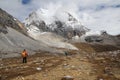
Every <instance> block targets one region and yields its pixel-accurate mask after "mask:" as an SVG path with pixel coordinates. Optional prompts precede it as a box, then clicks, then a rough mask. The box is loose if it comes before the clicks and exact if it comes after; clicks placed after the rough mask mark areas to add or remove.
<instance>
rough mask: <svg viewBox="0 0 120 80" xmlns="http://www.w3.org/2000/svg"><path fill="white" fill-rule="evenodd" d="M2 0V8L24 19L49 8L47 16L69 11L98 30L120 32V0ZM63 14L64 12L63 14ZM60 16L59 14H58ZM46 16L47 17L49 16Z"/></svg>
mask: <svg viewBox="0 0 120 80" xmlns="http://www.w3.org/2000/svg"><path fill="white" fill-rule="evenodd" d="M29 1H30V2H29V3H28V4H22V0H9V1H8V0H0V8H2V9H4V10H5V11H7V12H9V13H10V14H12V15H13V16H14V17H17V18H18V19H20V20H21V21H23V20H24V19H25V18H26V17H27V16H28V15H29V14H30V13H31V12H32V11H36V10H38V9H40V8H43V9H48V11H47V13H49V15H47V14H46V16H48V17H49V16H50V15H53V14H57V13H59V11H61V10H62V11H68V12H70V13H71V14H73V16H75V17H76V18H78V19H79V20H80V21H81V23H82V24H83V25H85V26H86V27H88V28H90V29H92V30H93V31H96V30H107V31H108V33H110V34H120V32H119V30H120V15H119V14H120V0H29ZM61 15H62V14H61ZM58 16H59V15H58ZM48 17H46V18H48Z"/></svg>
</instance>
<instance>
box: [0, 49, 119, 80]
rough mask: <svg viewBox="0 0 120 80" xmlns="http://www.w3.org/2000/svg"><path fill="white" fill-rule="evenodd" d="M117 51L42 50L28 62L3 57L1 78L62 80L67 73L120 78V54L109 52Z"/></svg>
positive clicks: (91, 79) (90, 79) (79, 79)
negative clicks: (61, 52) (54, 52)
mask: <svg viewBox="0 0 120 80" xmlns="http://www.w3.org/2000/svg"><path fill="white" fill-rule="evenodd" d="M114 52H115V51H112V52H102V53H86V52H78V53H77V54H74V55H69V56H65V55H50V54H47V53H46V54H44V55H41V54H40V53H39V54H35V55H32V56H29V57H28V63H26V64H23V63H22V58H8V59H2V60H0V62H1V64H0V80H61V79H62V78H63V77H64V76H72V77H73V78H74V80H120V54H116V56H111V55H108V53H114ZM116 52H118V53H119V52H120V51H116ZM106 53H107V54H106Z"/></svg>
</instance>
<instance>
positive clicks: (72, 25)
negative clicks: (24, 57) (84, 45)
mask: <svg viewBox="0 0 120 80" xmlns="http://www.w3.org/2000/svg"><path fill="white" fill-rule="evenodd" d="M63 13H64V14H63ZM61 14H63V16H65V20H64V19H61V17H62V16H61V17H60V16H58V15H53V16H50V18H49V15H46V14H45V13H44V11H36V12H33V13H31V14H30V15H29V17H28V18H26V20H25V21H24V24H25V25H26V26H27V28H28V29H29V31H31V30H34V31H35V32H37V33H41V32H53V33H56V34H58V35H61V36H63V37H65V38H68V39H71V38H72V37H74V36H75V35H79V36H81V35H83V34H85V33H86V32H87V31H89V29H87V28H86V27H85V26H83V25H82V24H81V23H80V21H79V20H77V19H76V18H74V17H73V16H72V14H70V13H68V12H61ZM47 16H48V18H49V19H51V21H49V22H48V20H46V17H47ZM31 32H33V31H31Z"/></svg>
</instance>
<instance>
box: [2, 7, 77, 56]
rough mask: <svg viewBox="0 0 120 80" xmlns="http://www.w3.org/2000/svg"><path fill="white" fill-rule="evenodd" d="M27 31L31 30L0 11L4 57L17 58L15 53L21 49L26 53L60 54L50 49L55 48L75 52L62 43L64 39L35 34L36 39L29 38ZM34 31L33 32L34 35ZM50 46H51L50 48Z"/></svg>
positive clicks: (69, 46)
mask: <svg viewBox="0 0 120 80" xmlns="http://www.w3.org/2000/svg"><path fill="white" fill-rule="evenodd" d="M29 31H31V30H30V29H27V28H26V27H24V25H23V24H22V23H21V22H20V21H19V20H17V19H16V18H14V17H13V16H11V15H10V14H8V13H7V12H5V11H4V10H2V9H0V52H4V53H6V54H7V55H5V56H4V57H15V56H18V55H19V54H16V53H20V52H21V51H22V50H23V49H27V50H28V51H39V50H42V51H48V52H52V53H61V52H62V51H61V50H57V49H55V48H52V47H56V46H57V47H58V48H67V49H76V50H77V48H76V47H74V46H73V45H71V44H69V43H67V42H64V38H62V37H59V36H57V35H55V34H52V33H43V34H39V35H37V33H36V34H35V35H37V37H35V36H34V37H31V36H30V35H28V34H29ZM32 31H33V30H32ZM36 31H37V30H36ZM36 31H35V30H34V31H33V32H34V33H35V32H36ZM32 35H34V34H32ZM51 38H52V39H51ZM35 39H36V40H35ZM38 40H39V41H38ZM51 44H53V46H52V47H51ZM8 53H9V54H8ZM0 54H1V53H0ZM30 54H32V53H30ZM13 55H14V56H13Z"/></svg>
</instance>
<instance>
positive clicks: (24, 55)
mask: <svg viewBox="0 0 120 80" xmlns="http://www.w3.org/2000/svg"><path fill="white" fill-rule="evenodd" d="M27 56H28V53H27V51H26V50H25V49H24V50H23V52H22V57H23V63H27Z"/></svg>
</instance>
